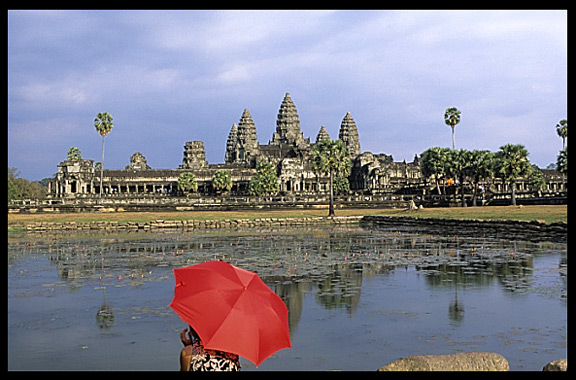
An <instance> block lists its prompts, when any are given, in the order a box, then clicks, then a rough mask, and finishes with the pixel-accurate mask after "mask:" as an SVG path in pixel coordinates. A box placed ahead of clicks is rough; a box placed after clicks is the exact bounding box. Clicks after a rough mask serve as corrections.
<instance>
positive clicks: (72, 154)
mask: <svg viewBox="0 0 576 380" xmlns="http://www.w3.org/2000/svg"><path fill="white" fill-rule="evenodd" d="M67 159H68V161H76V160H81V159H82V152H81V151H80V149H78V148H76V147H75V146H73V147H71V148H70V149H68V155H67Z"/></svg>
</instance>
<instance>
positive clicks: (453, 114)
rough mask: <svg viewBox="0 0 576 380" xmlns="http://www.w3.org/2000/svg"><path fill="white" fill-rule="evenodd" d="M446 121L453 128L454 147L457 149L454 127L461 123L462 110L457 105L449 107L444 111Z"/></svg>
mask: <svg viewBox="0 0 576 380" xmlns="http://www.w3.org/2000/svg"><path fill="white" fill-rule="evenodd" d="M444 122H445V123H446V125H449V126H450V128H452V149H456V142H455V141H456V140H455V139H454V127H455V126H456V125H457V124H458V123H460V111H459V110H458V109H457V108H456V107H450V108H447V109H446V112H444Z"/></svg>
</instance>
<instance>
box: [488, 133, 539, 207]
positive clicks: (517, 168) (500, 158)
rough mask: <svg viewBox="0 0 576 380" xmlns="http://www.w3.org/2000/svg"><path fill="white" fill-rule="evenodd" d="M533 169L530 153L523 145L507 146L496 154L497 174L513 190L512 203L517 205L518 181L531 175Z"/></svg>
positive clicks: (502, 147)
mask: <svg viewBox="0 0 576 380" xmlns="http://www.w3.org/2000/svg"><path fill="white" fill-rule="evenodd" d="M531 170H532V167H531V166H530V161H528V151H527V150H526V148H525V147H524V145H521V144H517V145H514V144H506V145H503V146H501V147H500V150H499V151H498V152H496V174H497V175H498V176H499V177H500V178H502V180H503V181H504V182H508V183H509V184H510V187H511V189H512V201H511V203H510V204H512V205H514V206H515V205H516V180H517V179H518V178H520V177H523V176H526V175H528V174H530V171H531Z"/></svg>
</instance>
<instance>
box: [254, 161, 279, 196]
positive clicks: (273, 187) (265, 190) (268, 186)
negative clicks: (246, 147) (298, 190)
mask: <svg viewBox="0 0 576 380" xmlns="http://www.w3.org/2000/svg"><path fill="white" fill-rule="evenodd" d="M278 190H280V185H279V183H278V174H277V173H276V166H275V165H274V164H273V163H271V162H261V163H259V164H258V166H256V175H255V176H254V177H252V179H251V180H250V183H249V184H248V194H250V195H256V196H260V195H270V194H274V193H277V192H278Z"/></svg>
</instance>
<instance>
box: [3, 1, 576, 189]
mask: <svg viewBox="0 0 576 380" xmlns="http://www.w3.org/2000/svg"><path fill="white" fill-rule="evenodd" d="M567 38H568V32H567V11H563V10H559V11H511V10H510V11H425V10H424V11H397V10H395V11H385V10H367V11H359V10H348V11H340V10H326V11H321V10H318V11H316V10H315V11H306V10H303V11H288V10H283V11H259V10H254V11H241V10H231V11H223V10H215V11H209V10H197V11H193V10H188V11H151V10H150V11H116V10H113V11H72V10H66V11H54V10H51V11H28V10H25V11H17V10H10V11H8V92H7V93H8V167H15V168H17V169H18V170H19V171H20V175H21V176H22V177H24V178H27V179H29V180H39V179H42V178H45V177H50V176H52V175H53V174H54V173H55V172H56V171H57V165H58V163H59V162H61V161H63V160H65V159H66V153H67V151H68V149H69V148H70V147H73V146H75V147H78V148H79V149H80V150H81V151H82V155H83V157H84V158H90V159H94V160H95V161H99V160H100V155H101V141H102V139H101V137H100V135H98V134H97V132H96V129H95V128H94V126H93V120H94V117H95V116H96V114H97V113H98V112H109V113H110V114H112V116H113V117H114V123H115V126H114V129H113V130H112V132H111V133H110V134H109V135H108V137H107V138H106V156H105V162H104V163H105V168H109V169H121V168H124V167H125V166H126V165H128V164H129V158H130V155H132V154H133V153H134V152H141V153H143V154H144V156H145V157H146V159H147V161H148V164H149V165H150V166H151V167H152V168H154V169H166V168H177V167H178V165H180V164H181V163H182V158H183V151H184V148H183V147H184V144H185V143H186V141H191V140H202V141H204V144H205V147H206V156H207V159H208V162H210V163H222V162H224V152H225V147H226V139H227V136H228V132H229V131H230V128H231V127H232V124H233V123H237V122H238V121H239V120H240V116H241V115H242V112H243V110H244V109H245V108H247V109H248V110H249V111H250V113H251V114H252V117H253V118H254V122H255V124H256V129H257V132H258V140H259V142H260V144H267V143H268V141H269V140H271V138H272V133H273V132H274V131H275V128H276V116H277V114H278V110H279V108H280V103H281V102H282V98H283V97H284V94H285V93H286V92H289V93H290V94H291V97H292V100H293V101H294V103H295V105H296V108H297V109H298V114H299V117H300V125H301V129H302V132H303V133H304V136H305V137H310V139H311V141H314V140H315V138H316V135H317V133H318V131H319V129H320V126H321V125H324V126H325V127H326V129H327V131H328V133H329V134H330V136H331V137H332V138H337V135H338V129H339V127H340V123H341V121H342V119H343V118H344V116H345V115H346V112H350V113H351V115H352V117H353V118H354V120H355V121H356V125H357V126H358V131H359V135H360V146H361V150H362V151H363V152H365V151H370V152H372V153H386V154H392V155H393V156H394V159H395V160H396V161H402V160H406V161H412V159H413V157H414V155H415V154H417V153H418V154H420V153H421V152H423V151H424V150H426V149H427V148H428V147H431V146H444V147H450V146H451V132H450V128H449V127H448V126H446V125H445V124H444V120H443V115H444V111H445V110H446V108H448V107H457V108H458V109H460V111H461V112H462V120H461V122H460V124H459V125H458V126H456V148H466V149H489V150H492V151H496V150H498V148H499V147H500V146H501V145H504V144H506V143H515V144H524V145H525V146H526V148H527V149H528V151H529V152H530V159H531V161H532V162H533V163H536V164H537V165H539V166H541V167H545V166H546V165H548V164H549V163H551V162H555V161H556V156H557V154H558V152H559V150H560V149H561V147H562V140H561V139H560V138H559V137H558V136H557V135H556V131H555V125H556V124H557V123H558V121H560V120H561V119H563V118H567V109H568V104H567V71H568V69H567V57H568V55H567V54H568V53H567V45H568V43H567Z"/></svg>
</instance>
